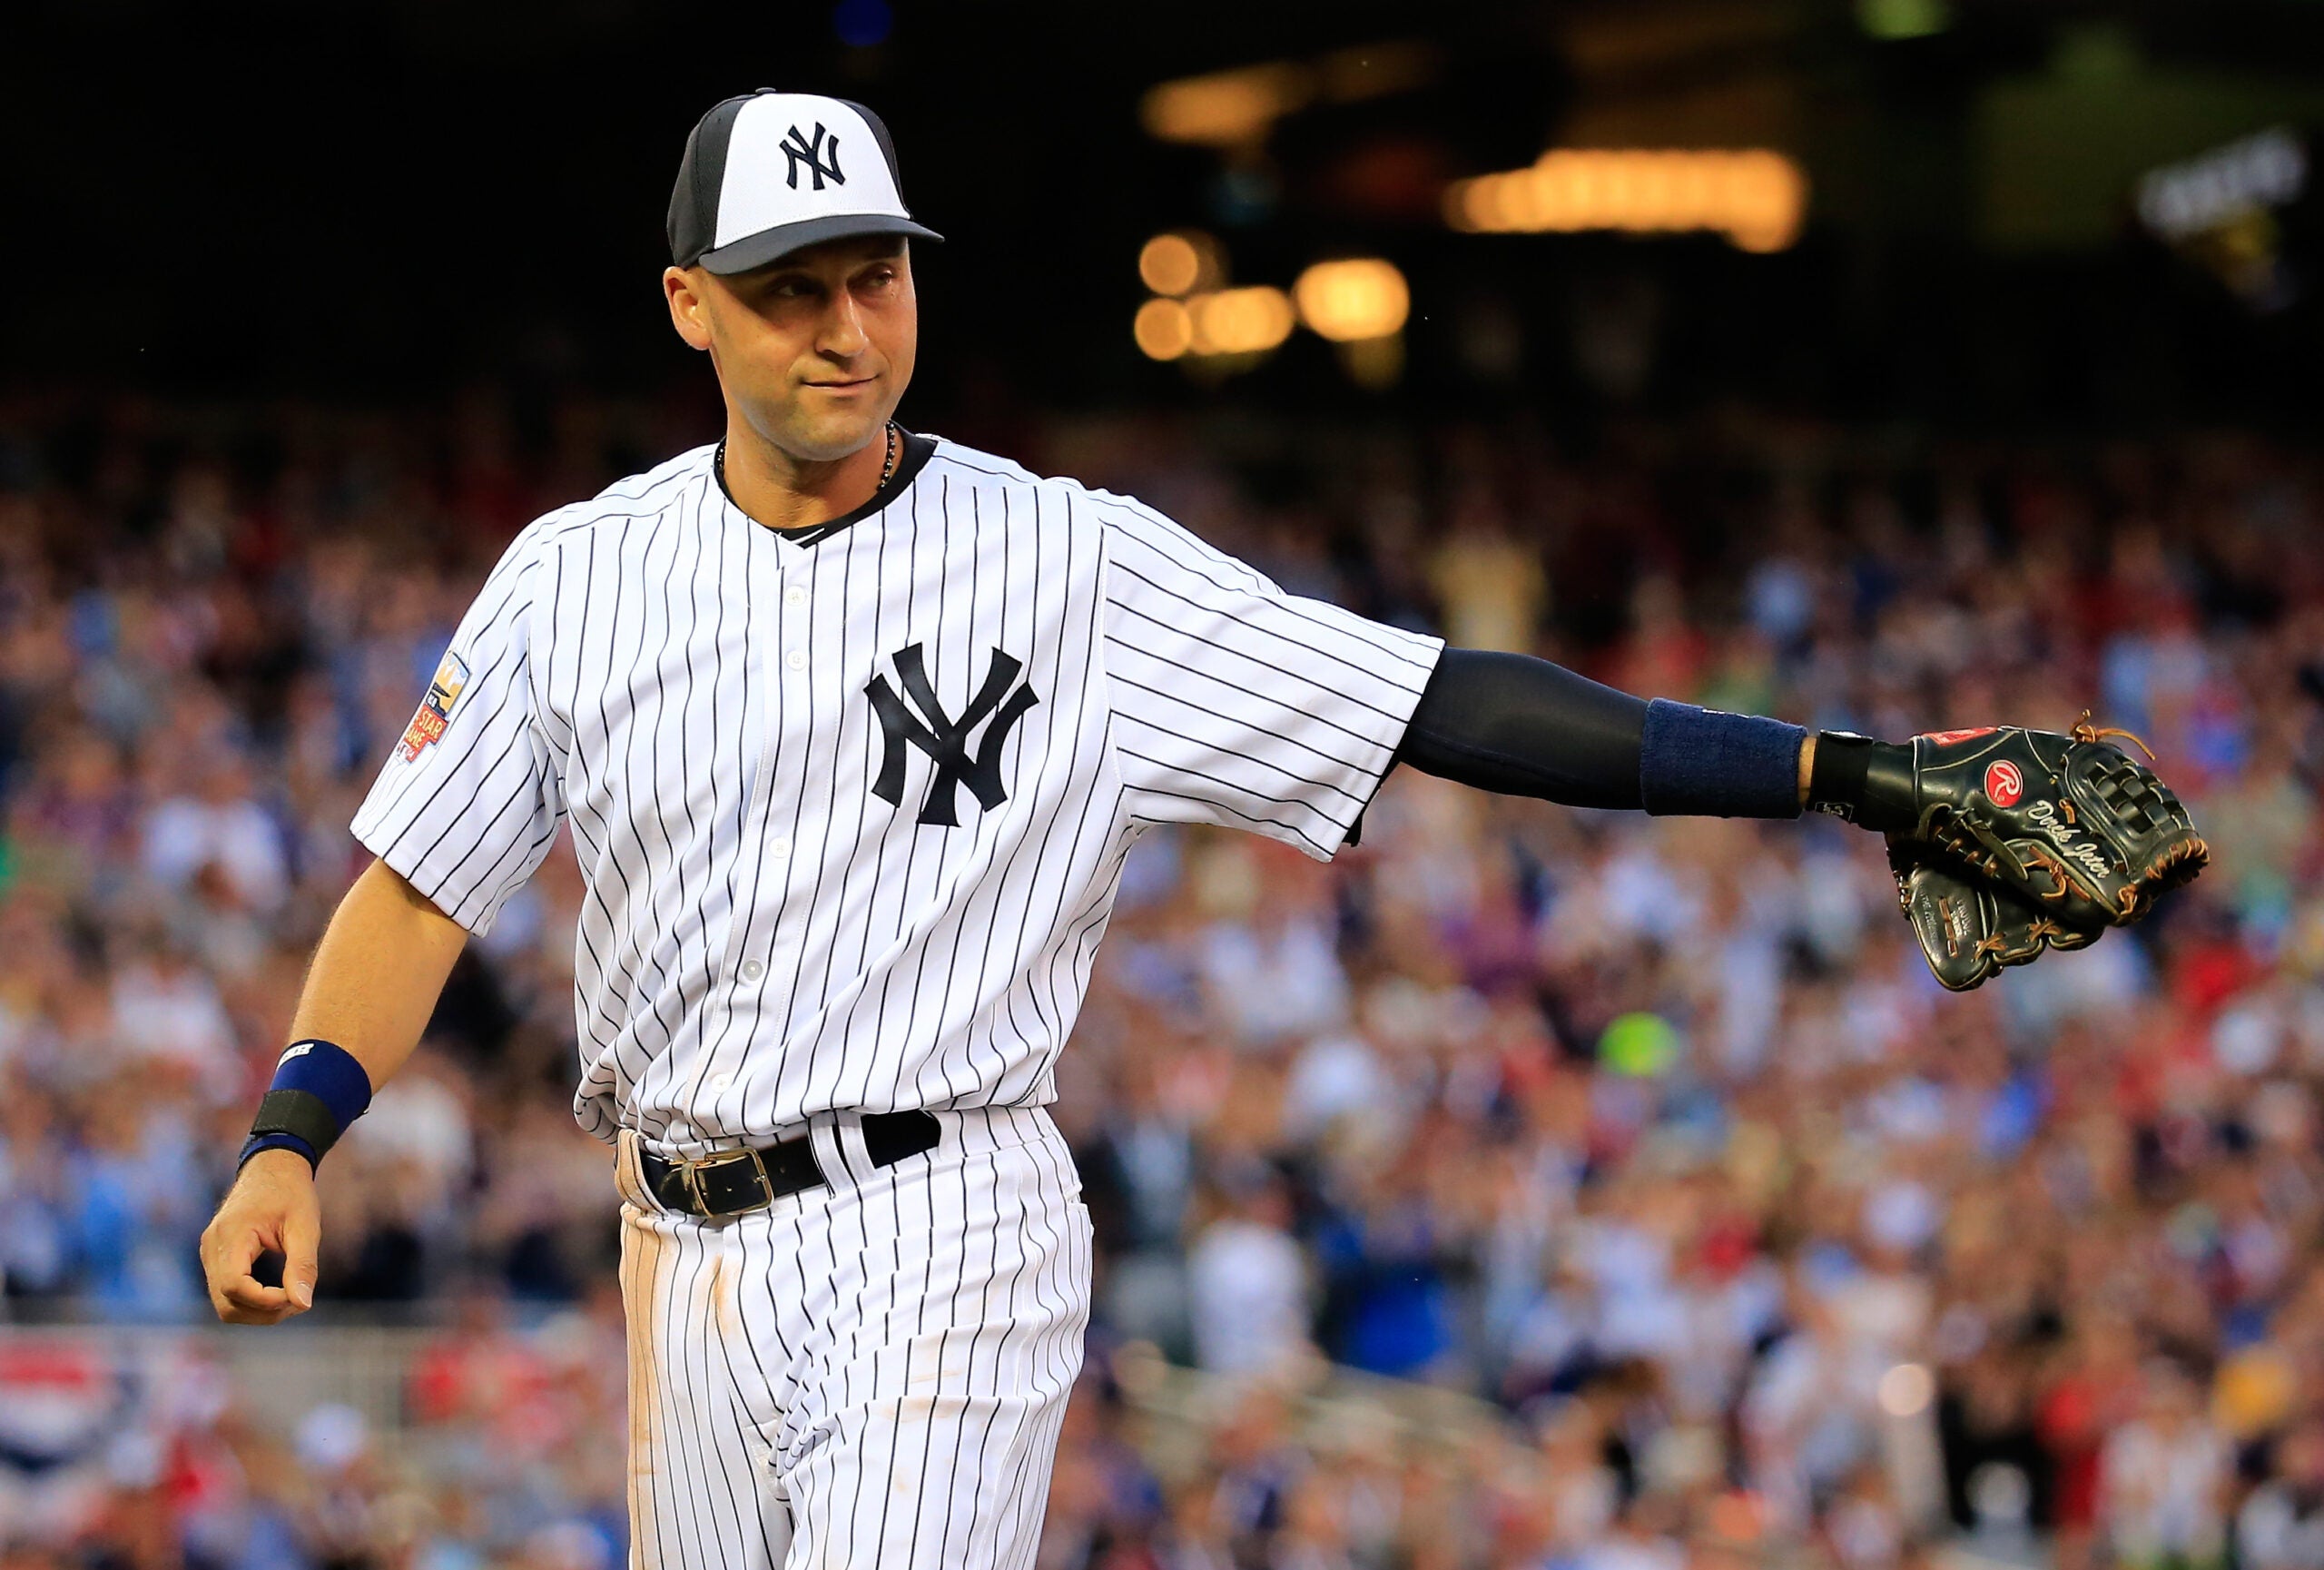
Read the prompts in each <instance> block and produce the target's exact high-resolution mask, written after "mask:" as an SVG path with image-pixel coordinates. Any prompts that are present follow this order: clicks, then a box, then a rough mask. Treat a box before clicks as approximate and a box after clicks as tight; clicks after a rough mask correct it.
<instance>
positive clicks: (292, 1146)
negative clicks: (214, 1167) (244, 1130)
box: [234, 1134, 323, 1172]
mask: <svg viewBox="0 0 2324 1570" xmlns="http://www.w3.org/2000/svg"><path fill="white" fill-rule="evenodd" d="M261 1150H296V1151H298V1152H299V1153H300V1155H302V1156H304V1157H306V1158H307V1165H308V1167H309V1168H310V1169H312V1168H315V1167H319V1166H320V1165H322V1160H323V1159H322V1157H321V1156H320V1154H318V1153H317V1151H316V1150H315V1148H314V1146H312V1145H310V1144H309V1143H307V1141H306V1140H302V1139H300V1137H299V1136H298V1135H296V1134H252V1135H251V1137H250V1138H249V1139H248V1140H244V1141H242V1153H241V1155H240V1156H238V1157H236V1158H235V1159H234V1170H236V1171H238V1172H239V1171H241V1170H242V1169H243V1168H244V1167H246V1166H248V1165H249V1164H250V1160H251V1157H252V1156H255V1155H257V1154H258V1153H259V1152H260V1151H261Z"/></svg>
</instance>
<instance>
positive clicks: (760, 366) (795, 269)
mask: <svg viewBox="0 0 2324 1570" xmlns="http://www.w3.org/2000/svg"><path fill="white" fill-rule="evenodd" d="M662 281H663V291H664V293H665V295H667V297H668V299H669V304H670V321H671V322H672V324H673V325H674V326H675V327H676V328H677V330H678V336H679V337H681V338H683V339H684V340H685V341H687V342H688V343H690V344H692V345H693V346H694V348H696V349H703V350H707V351H709V352H710V359H711V363H712V364H713V365H714V366H715V367H716V368H717V370H718V383H719V386H720V387H721V388H723V389H724V391H725V394H726V402H727V406H728V407H729V408H730V409H733V410H735V411H737V412H738V413H740V414H741V416H742V418H743V420H744V422H745V423H747V424H748V425H749V426H750V427H751V429H752V430H755V431H757V432H758V433H759V435H761V436H762V437H764V438H765V439H766V440H767V441H768V442H769V443H771V444H772V445H773V446H774V447H776V448H778V449H782V450H783V451H784V452H786V453H789V454H790V455H791V456H792V457H793V458H795V459H801V460H803V461H806V462H828V461H831V460H832V459H840V458H844V457H846V456H847V455H848V454H849V453H851V452H854V451H856V450H858V449H861V448H862V447H863V446H864V445H865V444H866V443H868V442H870V441H871V440H872V439H873V438H874V437H876V436H878V435H879V434H880V432H881V429H882V428H883V427H884V426H885V425H886V423H887V421H888V419H889V417H890V416H891V415H893V414H894V413H895V411H896V405H897V404H898V403H899V402H900V401H901V400H902V398H903V395H904V388H905V387H906V385H907V384H909V383H910V382H911V371H912V362H913V360H914V358H915V356H916V355H917V353H918V351H919V347H920V302H919V300H918V297H917V296H915V295H914V294H913V292H912V282H911V252H910V251H909V250H908V249H907V247H906V242H904V240H903V239H902V238H901V237H900V236H892V235H870V236H864V237H862V238H859V239H852V240H833V241H828V242H825V243H823V244H821V245H811V246H809V247H807V248H806V249H804V250H803V251H796V252H792V253H791V254H790V255H788V256H784V257H781V258H779V259H777V260H776V261H774V262H770V263H769V264H768V265H766V266H764V267H762V268H759V269H757V270H756V271H754V272H740V273H735V274H733V275H731V276H728V277H724V278H721V277H718V276H716V275H715V274H713V273H710V272H704V270H703V269H701V268H699V267H684V268H679V267H673V268H671V269H670V270H669V271H668V272H665V273H664V274H663V280H662Z"/></svg>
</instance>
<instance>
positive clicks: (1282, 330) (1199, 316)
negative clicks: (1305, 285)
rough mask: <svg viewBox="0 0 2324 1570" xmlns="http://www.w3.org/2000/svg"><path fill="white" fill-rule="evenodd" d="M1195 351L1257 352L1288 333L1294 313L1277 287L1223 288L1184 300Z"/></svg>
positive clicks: (1280, 339)
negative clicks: (1190, 321)
mask: <svg viewBox="0 0 2324 1570" xmlns="http://www.w3.org/2000/svg"><path fill="white" fill-rule="evenodd" d="M1187 312H1188V314H1189V315H1190V316H1191V317H1192V319H1193V323H1194V342H1193V344H1192V346H1191V350H1190V351H1191V352H1193V353H1196V354H1256V353H1258V352H1260V351H1265V350H1269V349H1273V348H1275V346H1276V345H1277V344H1279V343H1281V342H1282V341H1284V340H1285V339H1286V338H1288V337H1290V336H1291V329H1292V327H1293V325H1294V323H1295V321H1296V314H1295V312H1294V311H1293V310H1292V308H1291V297H1290V296H1289V295H1287V294H1285V292H1284V291H1282V290H1280V289H1275V288H1271V287H1268V286H1265V285H1261V286H1259V287H1256V288H1251V289H1222V290H1220V291H1218V292H1217V293H1216V294H1197V295H1196V296H1195V297H1194V298H1192V299H1191V300H1188V301H1187Z"/></svg>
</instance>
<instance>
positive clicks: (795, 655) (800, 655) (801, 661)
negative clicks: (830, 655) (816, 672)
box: [783, 648, 807, 670]
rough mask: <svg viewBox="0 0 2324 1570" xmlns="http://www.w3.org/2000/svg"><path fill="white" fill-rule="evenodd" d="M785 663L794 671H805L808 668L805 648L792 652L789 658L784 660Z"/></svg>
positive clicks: (795, 649)
mask: <svg viewBox="0 0 2324 1570" xmlns="http://www.w3.org/2000/svg"><path fill="white" fill-rule="evenodd" d="M783 664H785V665H787V666H789V667H791V668H792V669H793V670H805V669H806V668H807V651H806V650H805V649H803V648H794V649H793V650H792V651H791V653H790V654H789V656H788V657H785V658H784V660H783Z"/></svg>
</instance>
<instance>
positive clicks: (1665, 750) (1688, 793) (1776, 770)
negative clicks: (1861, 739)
mask: <svg viewBox="0 0 2324 1570" xmlns="http://www.w3.org/2000/svg"><path fill="white" fill-rule="evenodd" d="M1806 742H1807V730H1806V729H1805V728H1804V727H1802V726H1796V725H1786V724H1785V723H1784V722H1783V721H1781V720H1778V719H1766V718H1763V717H1761V716H1758V715H1748V714H1728V713H1725V712H1724V711H1722V710H1719V709H1715V708H1697V707H1696V706H1694V705H1693V704H1690V703H1673V702H1671V701H1670V700H1669V698H1667V697H1659V698H1656V699H1655V700H1654V701H1653V702H1652V703H1649V704H1648V705H1647V706H1646V731H1645V734H1644V735H1643V736H1641V737H1640V744H1639V759H1638V790H1639V799H1640V802H1641V803H1642V804H1643V805H1645V807H1646V810H1647V811H1648V812H1649V813H1652V814H1654V815H1657V816H1660V817H1672V816H1680V815H1684V816H1692V817H1718V818H1796V817H1797V816H1798V815H1799V749H1800V747H1801V746H1803V745H1804V744H1805V743H1806Z"/></svg>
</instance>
